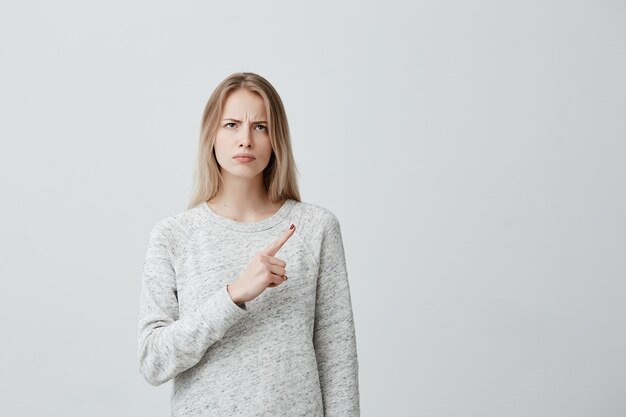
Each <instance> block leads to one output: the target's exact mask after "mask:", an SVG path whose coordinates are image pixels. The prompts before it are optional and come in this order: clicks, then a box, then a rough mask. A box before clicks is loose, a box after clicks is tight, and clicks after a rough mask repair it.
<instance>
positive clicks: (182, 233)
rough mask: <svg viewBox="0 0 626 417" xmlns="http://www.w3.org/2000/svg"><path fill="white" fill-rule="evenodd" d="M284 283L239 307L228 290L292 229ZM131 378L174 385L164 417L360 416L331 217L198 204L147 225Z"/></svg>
mask: <svg viewBox="0 0 626 417" xmlns="http://www.w3.org/2000/svg"><path fill="white" fill-rule="evenodd" d="M291 223H293V224H295V225H296V230H295V232H294V234H293V235H292V236H291V237H290V238H289V239H288V240H287V242H286V243H285V244H284V245H283V247H282V248H281V249H280V250H279V251H278V252H277V253H276V255H275V256H276V257H278V258H279V259H282V260H283V261H285V262H286V263H287V266H286V267H285V269H286V273H287V276H288V278H289V279H288V280H287V281H286V282H284V283H282V284H280V285H279V286H277V287H270V288H267V289H266V290H265V291H264V292H263V293H261V294H260V295H259V296H258V297H257V298H255V299H254V300H251V301H248V302H246V303H245V304H243V306H242V307H240V306H238V305H237V304H235V303H234V302H233V300H232V299H231V298H230V295H229V293H228V292H227V289H226V285H227V284H229V283H231V282H233V281H234V280H236V279H237V278H238V277H239V276H240V274H241V273H243V271H244V270H245V268H246V267H247V265H248V263H249V262H250V260H251V259H252V257H253V256H254V255H255V254H256V253H257V252H258V251H260V250H261V249H263V248H265V247H267V246H268V245H269V244H270V243H271V242H273V241H274V240H276V239H277V238H279V237H280V236H281V235H282V234H283V233H284V232H285V231H287V229H288V228H289V226H290V225H291ZM137 343H138V357H139V370H140V373H141V374H142V375H143V377H144V378H145V379H146V380H147V381H148V382H149V383H150V384H152V385H160V384H163V383H164V382H167V381H169V380H172V381H173V384H172V389H171V407H172V409H171V412H172V416H220V417H221V416H224V417H226V416H308V417H311V416H314V417H315V416H332V417H336V416H359V415H360V406H359V383H358V359H357V346H356V336H355V329H354V320H353V314H352V305H351V297H350V287H349V283H348V273H347V269H346V260H345V255H344V247H343V241H342V235H341V229H340V224H339V221H338V219H337V217H336V216H335V215H334V214H333V213H332V212H331V211H330V210H328V209H326V208H324V207H321V206H318V205H315V204H312V203H305V202H298V201H295V200H291V199H288V200H286V202H285V203H284V204H283V205H282V206H281V208H280V209H279V210H278V211H277V212H276V213H274V214H273V215H272V216H271V217H268V218H266V219H264V220H261V221H258V222H253V223H243V222H237V221H234V220H231V219H228V218H226V217H222V216H220V215H218V214H217V213H215V212H214V211H213V210H212V209H211V208H210V207H209V206H208V205H207V204H206V203H201V204H199V205H197V206H196V207H194V208H192V209H189V210H186V211H184V212H181V213H178V214H176V215H174V216H170V217H167V218H164V219H162V220H160V221H158V222H157V223H156V225H155V226H154V227H153V229H152V231H151V234H150V239H149V243H148V249H147V253H146V257H145V263H144V269H143V277H142V287H141V301H140V311H139V320H138V337H137Z"/></svg>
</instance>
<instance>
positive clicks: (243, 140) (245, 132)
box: [239, 125, 252, 148]
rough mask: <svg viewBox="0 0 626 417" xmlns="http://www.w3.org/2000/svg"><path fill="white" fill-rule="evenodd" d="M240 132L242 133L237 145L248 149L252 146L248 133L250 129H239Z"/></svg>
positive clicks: (246, 127) (250, 135)
mask: <svg viewBox="0 0 626 417" xmlns="http://www.w3.org/2000/svg"><path fill="white" fill-rule="evenodd" d="M244 126H245V125H244ZM241 132H242V133H241V136H240V138H239V145H240V146H241V145H243V146H244V147H246V148H247V147H250V146H251V145H252V134H251V133H250V129H249V128H248V126H245V128H244V129H241Z"/></svg>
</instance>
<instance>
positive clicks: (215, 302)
mask: <svg viewBox="0 0 626 417" xmlns="http://www.w3.org/2000/svg"><path fill="white" fill-rule="evenodd" d="M169 244H171V239H170V238H168V235H167V229H166V228H164V227H161V226H160V225H157V226H155V228H154V229H153V231H152V233H151V238H150V243H149V245H148V251H147V254H146V259H145V262H144V269H143V276H142V287H141V301H140V308H139V320H138V334H137V349H138V350H137V353H138V359H139V371H140V373H141V375H142V376H143V377H144V378H145V379H146V381H148V382H149V383H150V384H151V385H155V386H157V385H161V384H163V383H164V382H167V381H169V380H170V379H172V378H173V377H175V376H176V375H178V374H179V373H181V372H183V371H185V370H187V369H189V368H191V367H192V366H194V365H195V364H197V363H198V362H199V361H200V359H201V358H202V356H203V355H204V353H205V352H206V350H207V349H208V347H209V346H211V345H212V344H213V343H215V342H216V341H218V340H219V339H221V338H222V337H223V336H224V334H225V333H226V331H227V330H228V329H229V328H230V327H231V326H232V325H233V324H234V323H236V322H237V321H238V320H240V319H241V318H242V317H244V316H245V315H247V314H248V311H247V309H246V307H245V304H244V306H243V308H242V307H239V306H238V305H237V304H235V303H234V302H233V300H232V299H231V298H230V295H229V293H228V291H227V288H226V285H224V287H223V288H221V289H220V290H218V291H216V292H215V293H213V294H212V295H211V296H210V297H209V298H208V299H207V300H206V301H205V302H204V303H203V304H202V305H201V306H199V308H198V309H197V310H196V311H193V312H192V313H190V314H186V315H185V316H184V317H183V318H179V315H178V312H179V310H178V297H177V292H176V275H175V272H174V268H173V263H172V257H171V253H172V251H171V248H169V247H168V245H169Z"/></svg>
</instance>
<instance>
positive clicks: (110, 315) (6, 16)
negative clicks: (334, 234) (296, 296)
mask: <svg viewBox="0 0 626 417" xmlns="http://www.w3.org/2000/svg"><path fill="white" fill-rule="evenodd" d="M625 18H626V6H625V4H624V2H618V1H578V2H572V1H524V2H497V1H474V2H466V1H432V2H419V1H404V2H398V1H380V2H372V1H365V2H364V1H359V2H357V1H345V2H323V1H322V2H317V1H316V2H307V3H301V2H291V1H272V2H252V1H250V2H177V3H174V2H160V1H150V2H147V1H136V2H121V1H107V2H97V3H96V2H79V1H65V0H62V1H57V2H43V1H30V2H24V1H19V2H18V1H15V0H12V1H3V2H2V5H1V6H0V39H1V41H0V45H1V47H0V54H1V61H2V65H0V75H1V77H0V87H1V88H0V91H1V94H0V106H1V108H0V113H1V115H2V116H1V123H0V135H1V144H2V149H1V152H0V186H1V187H2V188H1V193H2V205H1V207H2V216H1V217H0V235H1V240H0V244H1V247H0V249H1V253H2V255H1V257H0V272H1V276H2V302H1V303H0V314H1V315H2V318H3V321H2V344H1V347H0V349H1V353H2V355H0V365H1V367H2V378H1V379H0V391H1V392H2V393H3V394H2V400H1V401H0V414H2V415H7V416H8V415H11V416H13V415H20V416H43V415H46V416H48V415H55V416H87V415H89V416H93V417H97V416H113V415H114V416H147V415H150V416H168V415H170V414H169V413H170V411H169V390H170V384H171V382H170V383H167V384H165V385H163V386H160V387H153V386H150V385H149V384H148V383H147V382H146V381H144V380H143V379H142V377H141V376H140V374H139V371H138V362H137V356H136V354H137V347H136V326H137V312H138V308H139V291H140V279H141V272H142V265H143V259H144V255H145V250H146V245H147V242H148V236H149V232H150V228H151V227H152V225H154V224H155V222H156V221H158V220H159V219H162V218H164V217H166V216H170V215H173V214H176V213H178V212H180V211H183V210H185V209H186V205H187V201H188V197H189V195H190V189H191V179H192V167H193V162H194V158H195V153H196V149H197V142H198V136H199V127H200V118H201V115H202V110H203V108H204V105H205V103H206V100H207V99H208V97H209V95H210V93H211V92H212V91H213V89H214V88H215V87H216V86H217V84H218V83H219V82H220V81H221V80H223V79H224V78H225V77H226V76H228V75H230V74H231V73H233V72H238V71H251V72H256V73H258V74H260V75H262V76H264V77H266V78H267V79H268V80H269V81H270V82H272V83H273V85H274V86H275V87H276V89H277V90H278V92H279V94H280V95H281V97H282V98H283V100H284V104H285V106H286V110H287V114H288V117H289V123H290V126H291V133H292V140H293V148H294V154H295V158H296V164H297V167H298V170H299V174H300V177H299V179H300V189H301V193H302V198H303V200H304V201H307V202H312V203H315V204H318V205H322V206H325V207H327V208H329V209H330V210H332V211H333V212H334V213H335V214H336V215H337V217H338V218H339V220H340V222H341V225H342V232H343V235H344V246H345V250H346V255H347V263H348V270H349V278H350V284H351V291H352V300H353V308H354V317H355V325H356V333H357V344H358V353H359V364H360V392H361V409H362V415H363V416H425V417H468V416H469V417H501V416H508V417H517V416H519V417H527V416H534V417H540V416H541V417H544V416H545V417H560V416H563V417H565V416H568V417H574V416H580V417H583V416H585V417H587V416H597V417H609V416H610V417H613V416H615V417H617V416H624V415H626V355H625V354H624V352H625V351H626V333H625V332H626V331H625V329H626V303H625V302H624V299H625V295H626V258H625V254H626V220H625V217H626V216H625V214H626V186H625V185H626V184H625V178H626V177H625V175H626V117H625V116H626V78H625V77H624V74H626V57H625V51H626V25H625V24H624V22H625V21H626V19H625Z"/></svg>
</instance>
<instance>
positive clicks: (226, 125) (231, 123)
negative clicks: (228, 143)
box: [224, 122, 234, 127]
mask: <svg viewBox="0 0 626 417" xmlns="http://www.w3.org/2000/svg"><path fill="white" fill-rule="evenodd" d="M228 125H234V123H233V122H229V123H226V124H225V125H224V127H228Z"/></svg>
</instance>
